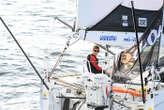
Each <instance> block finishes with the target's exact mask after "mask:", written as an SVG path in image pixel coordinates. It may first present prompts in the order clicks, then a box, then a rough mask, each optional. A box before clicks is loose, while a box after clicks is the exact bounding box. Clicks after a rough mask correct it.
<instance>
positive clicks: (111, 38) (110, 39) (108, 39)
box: [100, 35, 117, 41]
mask: <svg viewBox="0 0 164 110" xmlns="http://www.w3.org/2000/svg"><path fill="white" fill-rule="evenodd" d="M115 40H117V37H116V36H107V35H102V36H100V41H115Z"/></svg>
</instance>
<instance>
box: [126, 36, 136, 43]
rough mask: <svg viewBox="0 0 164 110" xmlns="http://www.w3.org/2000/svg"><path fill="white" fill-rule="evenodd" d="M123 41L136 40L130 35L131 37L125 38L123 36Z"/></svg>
mask: <svg viewBox="0 0 164 110" xmlns="http://www.w3.org/2000/svg"><path fill="white" fill-rule="evenodd" d="M123 41H125V42H136V38H135V37H132V38H130V37H127V38H123Z"/></svg>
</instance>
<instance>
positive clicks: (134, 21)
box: [131, 1, 145, 103]
mask: <svg viewBox="0 0 164 110" xmlns="http://www.w3.org/2000/svg"><path fill="white" fill-rule="evenodd" d="M131 5H132V17H133V24H134V31H135V34H136V43H137V49H138V60H139V66H140V78H141V89H142V100H143V103H145V97H144V84H143V76H142V64H141V54H140V47H139V39H138V31H137V26H136V17H135V10H134V5H133V1H131Z"/></svg>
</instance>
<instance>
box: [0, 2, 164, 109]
mask: <svg viewBox="0 0 164 110" xmlns="http://www.w3.org/2000/svg"><path fill="white" fill-rule="evenodd" d="M77 6H78V15H77V20H76V22H75V24H74V25H73V26H71V25H69V24H67V23H66V22H64V21H63V20H61V19H60V18H58V17H56V18H55V19H57V20H58V21H60V22H61V23H63V24H65V25H66V26H68V28H70V29H71V30H72V33H71V34H70V35H69V36H68V41H67V42H66V45H65V47H64V50H63V51H62V52H61V55H60V56H59V58H58V60H57V62H56V64H55V65H54V67H53V68H52V71H50V72H47V73H45V77H44V78H42V77H41V76H40V74H39V72H38V71H37V69H36V68H35V66H34V65H33V64H32V62H31V60H30V59H29V58H28V56H27V54H26V53H25V51H24V50H23V48H21V46H20V45H19V43H18V42H17V40H16V39H15V37H14V35H13V34H12V32H11V31H10V30H9V28H8V27H7V25H6V24H5V22H4V21H3V19H2V18H0V20H1V21H2V23H3V24H4V26H5V27H6V29H7V30H8V31H9V33H10V34H11V36H12V37H13V38H14V40H15V41H16V43H17V44H18V46H19V47H20V49H21V51H22V52H23V54H24V55H25V57H26V58H27V60H28V61H29V63H30V64H31V66H32V67H33V69H34V71H35V72H36V73H37V75H38V76H39V78H40V79H41V91H40V108H41V110H120V109H122V110H162V109H163V108H164V104H163V103H164V98H163V97H164V83H163V80H164V79H162V78H163V73H164V67H163V65H162V63H161V61H162V60H161V61H160V58H159V54H160V43H161V35H162V31H163V24H162V19H163V0H133V1H131V0H101V1H100V0H89V1H88V0H78V5H77ZM79 40H84V41H85V40H86V41H91V42H93V43H96V44H97V45H98V46H100V47H101V48H102V49H104V50H105V52H106V53H109V54H111V55H113V56H114V57H113V58H114V59H113V62H112V67H111V65H110V63H109V60H108V59H106V60H105V61H103V63H104V66H106V67H107V68H106V70H109V69H111V68H112V73H111V75H110V77H109V76H107V75H106V74H103V73H100V74H94V73H91V72H89V71H88V70H87V69H85V68H86V63H87V62H88V61H87V60H84V65H83V67H82V68H83V71H82V72H81V74H72V75H67V74H66V75H61V76H55V75H54V71H55V70H56V67H57V66H58V65H59V64H60V62H61V60H62V57H63V55H64V53H65V52H66V50H67V48H69V47H70V46H71V45H73V44H75V43H77V42H78V41H79ZM111 46H115V47H117V46H119V47H123V49H122V50H120V52H118V53H114V52H113V51H111V50H110V47H111Z"/></svg>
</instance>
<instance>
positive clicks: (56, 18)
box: [54, 17, 75, 31]
mask: <svg viewBox="0 0 164 110" xmlns="http://www.w3.org/2000/svg"><path fill="white" fill-rule="evenodd" d="M54 19H55V20H58V21H60V22H61V23H63V24H64V25H66V26H67V27H69V28H70V29H71V30H72V31H74V30H75V29H74V28H73V27H72V26H71V25H69V24H68V23H66V22H64V21H63V20H61V19H60V18H58V17H55V18H54Z"/></svg>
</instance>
